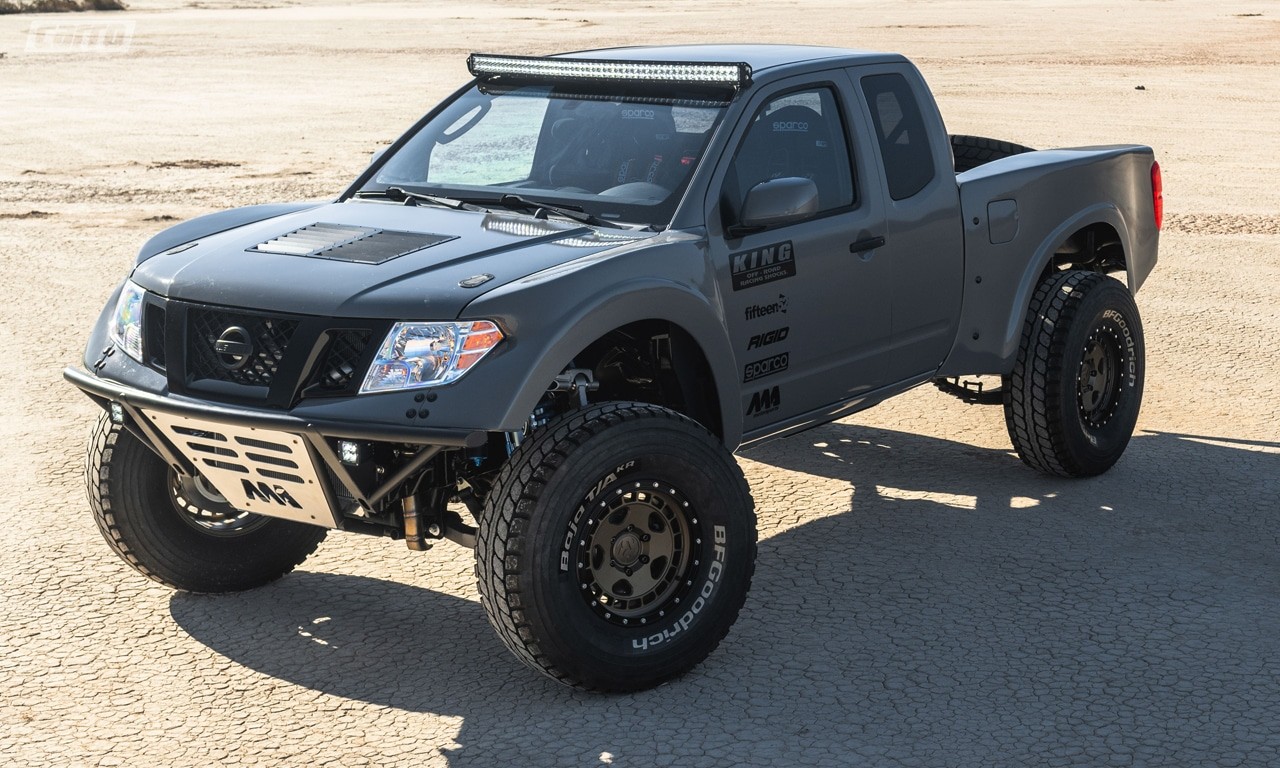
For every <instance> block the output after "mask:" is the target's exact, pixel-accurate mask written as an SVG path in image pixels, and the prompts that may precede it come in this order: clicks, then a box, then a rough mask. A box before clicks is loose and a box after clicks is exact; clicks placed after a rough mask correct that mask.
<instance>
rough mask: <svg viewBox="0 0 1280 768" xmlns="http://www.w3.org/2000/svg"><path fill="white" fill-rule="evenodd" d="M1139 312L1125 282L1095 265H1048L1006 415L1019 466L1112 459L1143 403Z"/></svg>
mask: <svg viewBox="0 0 1280 768" xmlns="http://www.w3.org/2000/svg"><path fill="white" fill-rule="evenodd" d="M1143 356H1144V342H1143V336H1142V321H1141V319H1140V318H1139V316H1138V307H1137V305H1136V304H1135V303H1134V301H1133V296H1132V294H1130V293H1129V289H1128V288H1126V287H1125V286H1124V284H1122V283H1121V282H1119V281H1118V280H1115V279H1114V278H1110V277H1107V276H1105V275H1102V274H1098V273H1096V272H1085V271H1081V270H1068V271H1065V272H1057V273H1054V274H1051V275H1049V276H1048V277H1046V278H1045V279H1044V281H1043V282H1042V283H1041V284H1040V286H1039V287H1038V288H1037V289H1036V293H1035V296H1034V297H1033V298H1032V300H1031V305H1030V307H1028V310H1027V320H1026V323H1025V325H1024V326H1023V331H1022V338H1021V341H1020V343H1019V347H1018V357H1017V359H1016V361H1015V363H1014V369H1013V372H1012V373H1011V374H1010V375H1009V377H1008V384H1009V385H1008V388H1007V389H1006V390H1005V399H1004V412H1005V422H1006V424H1007V425H1008V427H1009V437H1010V439H1011V440H1012V441H1013V446H1014V448H1015V449H1016V450H1017V452H1018V455H1019V456H1020V457H1021V458H1022V460H1023V462H1025V463H1026V464H1027V465H1028V466H1031V467H1034V468H1036V469H1038V470H1041V471H1042V472H1047V473H1049V474H1053V475H1059V476H1063V477H1087V476H1090V475H1097V474H1101V473H1102V472H1105V471H1107V470H1108V469H1110V468H1111V466H1112V465H1114V464H1115V463H1116V461H1117V460H1119V458H1120V456H1121V454H1123V453H1124V450H1125V448H1126V446H1128V444H1129V439H1130V437H1131V436H1132V435H1133V430H1134V427H1135V426H1136V424H1137V421H1138V411H1139V409H1140V407H1141V404H1142V388H1143V376H1144V372H1145V368H1144V361H1143Z"/></svg>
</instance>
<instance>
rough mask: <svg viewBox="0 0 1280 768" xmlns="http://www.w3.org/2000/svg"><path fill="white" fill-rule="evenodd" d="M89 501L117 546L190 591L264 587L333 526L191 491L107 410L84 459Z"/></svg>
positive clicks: (158, 576) (131, 560)
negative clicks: (192, 495) (246, 508)
mask: <svg viewBox="0 0 1280 768" xmlns="http://www.w3.org/2000/svg"><path fill="white" fill-rule="evenodd" d="M85 480H86V486H87V490H88V495H89V507H90V509H91V510H92V511H93V519H94V520H95V521H96V522H97V524H98V530H100V531H102V535H103V537H104V538H106V540H107V543H108V544H110V545H111V548H112V549H113V550H115V553H116V554H117V555H119V556H120V557H121V559H123V560H124V561H125V562H126V563H128V564H129V565H130V566H131V567H133V569H134V570H136V571H138V572H139V573H141V574H142V575H144V576H146V577H148V578H150V579H153V580H155V581H158V582H160V583H161V584H164V585H166V586H170V587H173V588H175V589H181V590H185V591H188V592H235V591H239V590H243V589H251V588H253V587H259V586H262V585H263V584H266V583H268V582H270V581H274V580H275V579H278V578H280V577H281V576H283V575H285V574H286V573H288V572H289V571H291V570H293V569H294V567H296V566H297V565H298V564H299V563H301V562H302V561H303V560H305V559H306V557H307V555H309V554H311V553H312V552H314V551H315V549H316V547H317V546H318V545H319V544H320V542H321V540H323V539H324V537H325V534H326V533H327V532H328V531H326V529H324V528H320V527H317V526H313V525H304V524H302V523H295V522H291V521H289V520H279V519H275V518H269V517H262V516H259V515H252V514H249V513H247V512H238V511H236V510H234V509H231V508H230V507H229V506H226V505H225V504H219V503H218V500H217V499H216V498H214V492H213V491H212V490H210V491H209V493H210V494H211V495H210V497H209V498H199V499H188V498H187V497H186V495H185V494H184V492H183V491H182V489H181V487H180V485H179V484H178V483H177V482H176V477H175V476H174V474H173V472H172V470H170V469H169V467H168V466H167V465H166V464H165V463H164V462H163V461H162V460H161V459H160V457H159V456H157V455H156V454H155V453H154V452H152V451H151V449H150V448H148V447H147V446H146V445H144V444H143V443H142V442H141V441H140V440H138V438H137V437H135V436H134V435H133V434H132V433H131V432H129V431H128V430H126V429H124V428H122V427H120V426H119V425H116V424H112V423H111V421H110V419H108V418H107V416H106V414H103V415H102V416H101V417H100V418H99V420H98V424H97V426H96V427H95V428H94V431H93V436H92V438H91V439H90V440H89V455H88V458H87V461H86V465H85Z"/></svg>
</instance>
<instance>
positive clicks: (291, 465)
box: [142, 410, 338, 528]
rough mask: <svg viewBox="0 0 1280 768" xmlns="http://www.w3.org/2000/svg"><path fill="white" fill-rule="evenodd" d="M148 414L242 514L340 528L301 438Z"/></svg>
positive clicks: (147, 412)
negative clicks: (247, 513) (253, 514)
mask: <svg viewBox="0 0 1280 768" xmlns="http://www.w3.org/2000/svg"><path fill="white" fill-rule="evenodd" d="M142 413H143V415H144V416H145V417H146V418H147V419H149V420H150V421H151V422H152V423H153V424H155V426H156V427H157V428H159V429H160V431H161V432H162V433H163V434H164V436H165V437H166V438H168V440H169V442H170V443H172V444H173V447H174V448H176V449H177V450H178V452H179V453H181V454H182V455H183V456H185V457H186V458H187V460H188V461H190V462H191V464H192V466H194V467H195V468H196V469H197V471H199V473H200V474H201V475H203V476H204V478H205V479H206V480H208V481H209V483H210V485H212V486H213V487H214V488H215V489H216V490H217V491H218V493H220V494H222V495H223V496H224V497H225V498H226V499H227V501H228V503H230V504H231V505H232V506H233V507H235V508H236V509H240V510H244V511H245V512H253V513H256V514H259V515H267V516H269V517H282V518H284V519H286V520H294V521H297V522H300V523H308V524H310V525H322V526H324V527H326V528H337V527H338V518H337V516H336V515H335V514H334V512H333V507H332V506H331V505H330V504H329V499H328V497H327V496H326V494H325V490H324V483H323V482H322V481H321V479H320V477H319V475H318V474H317V473H316V466H315V459H314V457H313V456H312V452H311V449H310V448H309V447H308V446H307V442H306V440H304V439H303V438H301V437H299V436H298V435H295V434H291V433H289V432H275V431H273V430H269V429H254V428H251V427H234V426H231V425H228V424H220V423H218V422H213V421H204V420H201V419H192V418H189V417H186V416H175V415H173V414H169V413H164V412H162V411H149V410H144V411H143V412H142Z"/></svg>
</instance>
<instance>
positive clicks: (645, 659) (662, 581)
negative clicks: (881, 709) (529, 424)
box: [476, 403, 756, 691]
mask: <svg viewBox="0 0 1280 768" xmlns="http://www.w3.org/2000/svg"><path fill="white" fill-rule="evenodd" d="M755 550H756V528H755V510H754V504H753V502H752V500H751V493H750V491H749V490H748V488H747V483H746V480H745V479H744V478H743V476H742V470H741V469H739V467H738V464H737V462H735V461H734V459H733V455H732V454H730V453H729V451H727V450H725V448H724V447H723V446H722V445H720V443H719V442H718V441H717V440H716V439H715V438H714V437H712V436H711V434H709V433H708V432H707V431H706V430H705V429H703V428H702V427H701V426H699V425H698V424H696V423H695V422H693V421H690V420H689V419H687V418H685V417H684V416H681V415H680V414H678V413H675V412H673V411H670V410H667V409H665V408H659V407H657V406H652V405H645V404H640V403H605V404H600V405H593V406H590V407H587V408H585V409H583V410H580V411H575V412H573V413H570V414H568V415H566V416H563V417H561V418H560V419H558V420H556V421H553V422H552V423H551V424H549V425H547V427H545V428H544V429H543V430H541V431H540V432H539V433H537V435H536V436H535V437H533V438H531V439H529V440H527V441H526V442H525V443H524V444H523V445H521V446H520V448H519V449H517V450H516V452H515V453H514V454H513V455H512V456H511V458H510V460H509V461H508V463H507V465H506V467H504V468H503V470H502V471H501V472H500V473H499V475H498V478H497V480H496V481H495V483H494V486H493V490H492V491H491V492H490V494H489V496H488V498H487V499H486V502H485V506H484V511H483V514H482V516H481V519H480V525H479V533H478V535H477V545H476V571H477V578H478V581H479V585H480V597H481V601H482V602H483V604H484V607H485V611H486V613H487V614H488V616H489V620H490V622H492V623H493V626H494V628H495V629H497V631H498V634H499V635H500V636H501V637H502V640H503V642H504V643H506V645H507V647H508V648H510V649H511V650H512V652H514V653H515V654H516V656H518V657H519V658H520V659H522V660H523V661H524V662H525V663H527V664H529V665H530V666H532V667H533V668H534V669H537V670H539V671H541V672H543V673H545V674H547V675H549V676H550V677H552V678H554V679H556V680H559V681H560V682H562V683H565V684H568V685H573V686H577V687H581V688H587V689H592V690H610V691H625V690H638V689H642V688H648V687H650V686H653V685H657V684H658V683H661V682H662V681H664V680H668V679H670V678H672V677H675V676H676V675H679V674H681V673H683V672H685V671H687V670H688V669H690V668H691V667H693V666H695V665H696V664H698V663H699V662H700V661H702V660H703V659H704V658H706V656H707V655H708V654H710V653H711V651H712V650H714V649H715V647H716V646H717V645H718V644H719V643H720V640H721V639H722V638H724V636H725V634H726V633H727V632H728V631H729V627H730V626H731V625H732V624H733V622H734V620H735V619H736V618H737V616H738V611H739V610H740V609H741V607H742V604H743V601H744V600H745V599H746V594H747V589H748V587H749V586H750V582H751V574H752V572H753V570H754V567H755Z"/></svg>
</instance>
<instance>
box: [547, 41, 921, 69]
mask: <svg viewBox="0 0 1280 768" xmlns="http://www.w3.org/2000/svg"><path fill="white" fill-rule="evenodd" d="M556 56H557V57H563V58H571V59H605V60H616V61H666V62H689V63H698V64H702V63H714V62H733V63H737V62H743V63H746V64H749V65H750V66H751V70H752V71H753V72H762V71H764V70H767V69H770V68H773V67H780V66H784V65H787V64H800V63H803V62H810V61H819V60H823V59H856V60H857V61H858V63H860V64H872V63H881V62H899V61H904V60H905V59H904V58H903V57H902V55H901V54H897V53H879V52H875V51H856V50H850V49H847V48H829V47H826V46H819V45H758V44H751V45H659V46H635V47H629V48H600V49H596V50H589V51H574V52H572V53H561V54H556Z"/></svg>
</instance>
